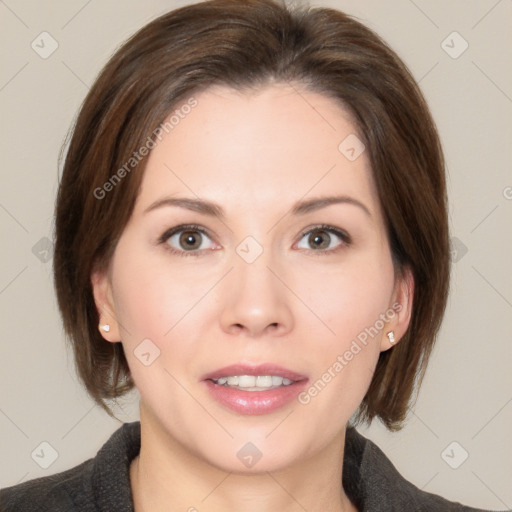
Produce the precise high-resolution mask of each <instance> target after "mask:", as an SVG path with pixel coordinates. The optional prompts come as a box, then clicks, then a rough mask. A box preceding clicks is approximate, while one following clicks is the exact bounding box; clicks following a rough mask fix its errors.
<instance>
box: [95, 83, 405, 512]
mask: <svg viewBox="0 0 512 512" xmlns="http://www.w3.org/2000/svg"><path fill="white" fill-rule="evenodd" d="M195 98H196V99H197V106H196V107H195V108H193V109H192V110H191V112H190V114H188V115H187V116H186V117H185V119H183V120H181V121H180V123H179V124H178V125H177V126H176V127H175V128H174V129H173V131H172V132H170V133H169V134H168V135H165V136H164V137H163V139H162V141H161V142H159V143H158V145H157V146H156V147H155V148H154V149H153V150H152V152H151V154H150V157H149V160H148V164H147V167H146V170H145V174H144V177H143V182H142V185H141V189H140V194H139V197H138V199H137V202H136V205H135V207H134V211H133V214H132V217H131V219H130V221H129V223H128V224H127V226H126V228H125V230H124V232H123V234H122V236H121V238H120V240H119V243H118V245H117V247H116V250H115V253H114V255H113V258H112V261H111V262H110V266H109V269H108V271H106V272H105V273H101V272H94V273H93V274H92V276H91V279H92V283H93V290H94V296H95V300H96V303H97V306H98V311H100V312H101V313H100V317H101V318H100V321H101V324H104V323H109V324H110V326H111V329H110V332H108V333H105V332H103V331H101V332H102V335H103V336H104V338H105V339H106V340H107V341H109V342H112V343H118V342H120V341H121V343H122V344H123V346H124V350H125V354H126V356H127V359H128V363H129V366H130V369H131V372H132V375H133V378H134V380H135V383H136V386H137V389H138V391H139V393H140V396H141V401H140V418H141V435H142V441H141V452H140V455H139V456H138V457H137V458H136V459H135V460H134V461H133V463H132V465H131V475H130V476H131V485H132V492H133V496H134V502H135V510H136V511H138V512H139V511H143V510H145V511H148V510H151V511H160V510H162V511H163V510H166V511H169V510H183V511H185V510H188V511H189V512H192V511H194V510H198V511H199V512H201V511H204V510H208V511H210V512H217V511H223V512H226V511H235V510H244V511H247V512H252V511H254V512H256V511H258V512H265V511H268V512H274V511H275V510H282V511H286V512H292V511H303V510H304V509H306V510H308V511H310V512H316V511H324V510H331V511H347V510H350V511H354V510H356V508H355V507H354V506H353V504H351V503H350V501H349V499H348V497H347V496H346V494H345V492H344V489H343V488H342V485H341V474H342V463H343V459H342V456H340V454H343V447H344V442H345V430H346V425H347V422H348V420H349V418H350V417H351V415H352V414H353V413H354V411H355V410H356V409H357V407H358V405H359V404H360V402H361V401H362V399H363V397H364V395H365V393H366V391H367V389H368V387H369V385H370V382H371V379H372V376H373V373H374V370H375V365H376V363H377V360H378V356H379V353H380V352H381V351H383V350H388V349H390V348H391V347H392V345H391V343H390V342H389V339H388V337H387V336H386V333H387V332H389V331H391V330H393V331H394V334H395V339H396V342H395V344H397V343H398V342H399V340H400V338H401V337H402V335H403V334H404V332H405V331H406V329H407V326H408V323H409V320H410V312H411V306H412V304H411V301H410V297H412V291H413V282H412V279H411V277H410V273H409V272H403V273H402V276H403V277H400V276H399V275H398V274H397V273H395V269H394V268H393V264H392V259H391V253H390V248H389V243H388V240H387V237H386V231H385V228H384V221H383V217H382V212H381V208H380V203H379V198H378V195H377V192H376V189H375V185H374V182H373V178H372V174H371V169H370V165H369V161H368V158H367V154H366V152H363V153H362V154H361V155H360V156H359V157H358V158H357V159H356V160H355V161H353V162H351V161H349V160H348V159H347V158H346V157H345V156H344V155H343V154H342V153H341V152H340V151H339V150H338V146H339V144H340V142H341V141H342V140H344V139H345V137H347V136H348V135H349V134H356V133H357V130H356V128H355V125H354V123H353V122H352V120H351V117H350V115H349V114H348V112H347V111H346V110H344V109H342V108H341V107H340V106H339V105H338V104H337V103H336V102H335V101H334V100H332V99H329V98H327V97H324V96H322V95H320V94H317V93H313V92H308V91H306V90H305V89H304V88H301V87H300V86H298V85H296V86H293V87H291V86H290V85H288V84H278V83H274V84H272V85H268V86H266V87H265V88H263V89H260V90H258V91H256V92H254V91H253V92H251V93H242V92H237V91H233V90H231V89H228V88H225V87H215V88H210V89H208V90H207V91H205V92H202V93H200V94H198V95H196V96H195ZM119 186H122V184H120V185H119ZM331 195H343V196H348V197H350V198H352V199H355V200H357V201H360V202H361V203H362V204H363V205H364V206H365V207H366V208H367V209H368V212H369V213H366V212H365V211H364V210H363V208H362V207H360V206H357V205H354V204H350V203H342V204H332V205H330V206H327V207H324V208H322V209H319V210H317V211H313V212H309V213H306V214H303V215H299V216H293V215H290V214H289V213H288V212H289V211H290V210H291V207H292V205H293V204H294V203H295V202H296V201H298V200H301V199H311V198H313V197H324V196H331ZM169 196H173V197H178V196H179V197H188V198H192V199H196V198H201V199H207V200H210V201H213V202H215V203H217V204H219V205H221V206H222V208H223V209H224V210H225V215H226V217H225V218H224V219H222V220H220V219H218V218H215V217H211V216H208V215H205V214H202V213H198V212H193V211H190V210H187V209H184V208H180V207H177V206H166V207H161V208H156V209H154V210H152V211H150V212H147V213H144V210H146V209H147V208H148V207H149V206H150V205H152V204H153V203H154V202H155V201H157V200H159V199H161V198H163V197H169ZM105 200H108V199H105ZM189 223H193V224H197V225H199V226H201V227H202V228H204V229H205V230H206V231H207V232H208V236H202V235H201V234H198V233H195V236H196V237H198V238H199V242H198V247H200V248H199V249H194V250H195V251H196V252H195V254H192V255H191V254H190V252H191V251H190V249H189V246H187V245H186V243H185V245H183V241H182V243H181V244H180V242H179V237H180V235H181V234H182V232H180V233H179V234H178V235H177V236H174V237H172V238H170V239H168V240H167V241H164V242H163V243H158V240H159V238H160V237H161V235H162V234H163V233H165V232H166V231H167V230H168V229H169V228H172V227H175V226H178V225H180V224H189ZM318 224H329V225H330V226H333V227H336V228H339V229H342V230H344V231H346V232H347V233H348V234H349V236H350V237H351V243H350V244H347V243H345V242H343V240H341V239H340V238H338V237H337V236H336V235H335V234H332V233H330V232H328V233H327V234H326V233H325V232H322V230H321V229H320V230H319V229H316V230H314V228H315V226H317V225H318ZM308 229H310V230H311V229H312V230H313V232H311V231H308V233H307V234H306V235H303V233H304V232H305V231H306V230H308ZM319 231H320V232H319ZM315 235H317V236H318V235H320V236H321V237H322V238H321V240H323V241H324V243H325V245H323V246H322V247H321V248H320V249H319V248H316V246H315V245H314V243H313V242H312V241H311V239H312V238H314V236H315ZM247 236H252V237H253V238H254V239H255V240H257V241H258V243H259V244H260V246H261V247H262V249H263V253H262V254H261V255H260V256H259V257H258V258H257V259H256V260H255V261H254V262H253V263H247V262H246V261H245V260H244V259H242V258H241V257H240V256H239V255H238V254H237V252H236V248H237V246H238V245H239V244H240V242H241V241H242V240H244V239H245V237H247ZM329 236H330V238H329ZM182 238H183V237H182ZM199 243H200V244H201V245H199ZM166 246H167V247H169V246H170V247H173V248H174V249H175V250H176V251H180V250H181V251H182V252H186V251H187V249H188V251H189V252H188V254H187V256H185V257H181V256H179V255H178V254H173V253H172V252H170V251H169V250H166ZM397 303H399V304H400V305H401V310H400V312H399V313H396V314H394V315H393V316H392V318H391V319H389V321H388V322H386V325H385V326H384V327H383V328H382V330H381V331H380V332H379V334H378V335H377V336H374V337H373V338H369V342H368V344H367V345H366V346H362V350H361V351H360V352H359V353H358V354H357V355H355V356H354V358H353V359H352V360H351V361H350V362H349V363H348V364H347V365H346V366H344V368H343V369H342V371H341V372H339V373H337V374H336V377H335V378H333V379H332V380H331V382H329V383H328V384H327V385H326V386H325V388H324V389H323V390H322V391H321V392H320V393H318V395H317V396H315V397H313V398H311V401H310V402H309V403H308V404H307V405H303V404H300V403H299V402H298V401H295V400H294V401H293V402H292V403H291V404H289V405H287V406H286V407H284V408H282V409H279V410H277V411H275V412H273V413H269V414H263V415H259V416H250V415H242V414H238V413H235V412H233V411H231V410H229V409H226V408H224V407H223V406H222V405H220V404H219V403H218V402H216V401H215V400H214V399H213V398H212V397H211V396H210V394H209V393H208V390H207V389H206V386H205V384H204V382H201V380H200V378H201V376H202V375H203V374H205V373H206V372H210V371H213V370H216V369H218V368H221V367H223V366H226V365H228V364H233V363H236V362H252V363H263V362H273V363H276V364H280V365H282V366H284V367H286V368H289V369H291V370H294V371H296V372H299V373H302V374H304V375H306V376H308V378H309V379H310V383H314V382H315V381H317V380H318V379H319V378H321V376H322V374H324V373H325V372H326V371H327V369H328V368H329V367H332V365H333V363H334V362H335V361H336V358H337V356H338V355H340V354H344V353H345V351H346V350H348V349H349V348H350V346H351V343H352V342H353V340H354V339H356V337H357V335H358V334H359V333H360V332H362V331H364V329H365V328H367V327H370V326H373V325H375V323H376V321H377V320H378V319H379V315H381V314H383V313H385V312H386V311H389V310H390V309H391V308H392V307H393V304H395V305H396V304H397ZM146 338H149V339H150V340H151V342H152V343H153V344H154V346H156V347H158V349H159V350H160V356H159V357H158V358H156V359H155V360H154V362H153V363H152V364H151V365H149V366H146V365H144V364H142V363H141V361H139V359H137V357H135V355H134V350H135V349H136V347H137V346H138V345H139V344H140V343H141V341H142V340H143V339H146ZM151 347H153V345H151ZM152 350H153V349H152ZM155 350H156V349H155ZM247 442H251V443H253V444H254V445H256V446H257V447H258V449H259V450H260V451H261V452H262V458H261V459H260V460H259V461H258V462H257V463H256V464H255V465H254V466H253V467H251V468H247V467H246V466H245V465H244V464H242V463H241V461H240V460H239V459H238V457H237V452H238V450H240V448H241V447H242V446H244V445H245V444H246V443H247ZM203 500H204V501H203Z"/></svg>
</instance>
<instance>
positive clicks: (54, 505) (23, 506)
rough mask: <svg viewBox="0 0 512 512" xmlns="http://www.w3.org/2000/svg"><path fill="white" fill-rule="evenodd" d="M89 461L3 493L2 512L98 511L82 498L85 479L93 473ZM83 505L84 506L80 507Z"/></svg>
mask: <svg viewBox="0 0 512 512" xmlns="http://www.w3.org/2000/svg"><path fill="white" fill-rule="evenodd" d="M92 464H93V461H92V459H89V460H87V461H85V462H82V463H81V464H79V465H78V466H75V467H73V468H71V469H68V470H66V471H63V472H61V473H57V474H55V475H50V476H45V477H42V478H36V479H34V480H30V481H28V482H23V483H21V484H18V485H14V486H12V487H6V488H4V489H2V490H0V510H1V511H2V512H15V511H16V512H36V511H37V512H44V511H52V512H71V511H73V510H80V511H82V510H83V511H84V512H86V511H87V512H88V511H89V510H91V511H92V510H95V509H94V508H90V507H88V506H87V504H86V503H85V502H83V500H80V496H81V495H85V494H86V492H87V490H86V489H83V488H82V487H83V482H84V481H87V478H86V475H87V474H88V473H90V471H91V469H92ZM79 501H82V503H79Z"/></svg>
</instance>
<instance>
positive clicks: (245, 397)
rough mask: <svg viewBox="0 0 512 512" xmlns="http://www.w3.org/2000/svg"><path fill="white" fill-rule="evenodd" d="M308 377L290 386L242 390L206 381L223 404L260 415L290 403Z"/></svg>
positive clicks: (211, 391)
mask: <svg viewBox="0 0 512 512" xmlns="http://www.w3.org/2000/svg"><path fill="white" fill-rule="evenodd" d="M307 381H308V379H304V380H301V381H299V382H294V383H293V384H290V385H289V386H281V387H279V388H274V389H267V390H266V391H242V390H239V389H234V388H228V387H226V386H220V385H219V384H215V382H212V381H211V380H206V381H204V382H205V383H206V386H207V388H208V390H209V391H210V393H211V394H212V395H213V397H214V398H215V400H217V401H218V402H219V403H221V404H222V405H224V406H226V407H227V408H228V409H231V410H232V411H235V412H237V413H239V414H247V415H252V416H255V415H258V414H268V413H271V412H273V411H277V410H278V409H280V408H281V407H284V406H285V405H288V404H289V403H290V402H292V401H293V400H294V399H296V398H297V395H298V394H299V393H300V392H301V391H302V390H303V389H304V388H305V387H306V384H307Z"/></svg>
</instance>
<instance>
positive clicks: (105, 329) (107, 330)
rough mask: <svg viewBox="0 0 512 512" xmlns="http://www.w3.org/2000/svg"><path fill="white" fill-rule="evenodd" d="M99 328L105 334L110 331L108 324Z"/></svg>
mask: <svg viewBox="0 0 512 512" xmlns="http://www.w3.org/2000/svg"><path fill="white" fill-rule="evenodd" d="M100 328H101V329H102V330H104V331H105V332H109V331H110V325H109V324H105V325H100Z"/></svg>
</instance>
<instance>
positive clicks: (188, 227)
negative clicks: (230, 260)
mask: <svg viewBox="0 0 512 512" xmlns="http://www.w3.org/2000/svg"><path fill="white" fill-rule="evenodd" d="M181 231H197V232H198V233H201V234H203V235H206V236H207V237H208V238H211V237H210V235H209V234H208V232H207V231H206V230H205V229H204V228H202V227H201V226H198V225H197V224H182V225H179V226H175V227H173V228H170V229H168V230H167V231H165V233H163V234H162V236H160V238H159V239H158V243H159V244H164V247H165V249H166V250H168V251H170V252H171V253H172V254H175V255H177V256H183V257H188V256H194V257H198V256H202V253H201V251H179V250H177V249H175V248H174V247H171V246H170V245H169V244H168V243H167V241H168V240H169V238H171V236H173V235H175V234H176V233H179V232H181ZM313 231H325V232H327V233H332V234H334V235H336V236H337V237H338V238H340V239H341V241H342V242H343V243H342V244H341V245H340V246H338V247H336V248H335V249H328V250H315V249H310V250H309V251H310V252H312V253H313V254H314V255H315V256H325V255H329V254H333V253H337V252H338V251H340V250H342V249H343V248H344V247H346V246H349V245H350V244H351V243H352V239H351V238H350V236H349V234H348V233H346V232H345V231H343V230H341V229H338V228H335V227H334V226H329V225H328V224H319V225H318V226H313V227H312V228H308V229H306V230H305V231H303V232H302V233H301V234H300V238H299V239H300V240H301V239H302V238H303V237H304V235H307V234H308V233H311V232H313ZM203 250H206V249H203Z"/></svg>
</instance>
